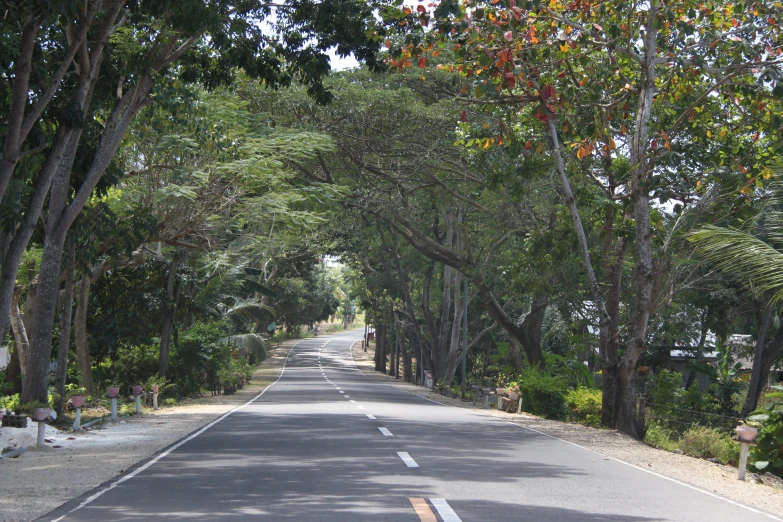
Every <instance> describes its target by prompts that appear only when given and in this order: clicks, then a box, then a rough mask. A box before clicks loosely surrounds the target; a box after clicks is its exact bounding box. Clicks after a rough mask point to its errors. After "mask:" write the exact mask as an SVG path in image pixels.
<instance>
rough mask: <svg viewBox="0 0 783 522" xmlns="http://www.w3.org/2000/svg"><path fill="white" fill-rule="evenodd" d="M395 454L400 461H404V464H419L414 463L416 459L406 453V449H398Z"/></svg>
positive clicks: (413, 466) (415, 466)
mask: <svg viewBox="0 0 783 522" xmlns="http://www.w3.org/2000/svg"><path fill="white" fill-rule="evenodd" d="M397 456H398V457H400V458H401V459H402V461H403V462H404V463H405V465H406V466H408V467H409V468H418V467H419V465H418V464H416V461H415V460H413V459H412V458H411V456H410V455H408V452H407V451H398V452H397Z"/></svg>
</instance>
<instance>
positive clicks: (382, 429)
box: [378, 428, 394, 437]
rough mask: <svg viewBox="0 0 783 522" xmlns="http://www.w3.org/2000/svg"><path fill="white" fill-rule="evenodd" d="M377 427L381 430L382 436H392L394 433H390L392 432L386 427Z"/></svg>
mask: <svg viewBox="0 0 783 522" xmlns="http://www.w3.org/2000/svg"><path fill="white" fill-rule="evenodd" d="M378 429H379V430H381V433H383V434H384V436H386V437H394V435H392V432H390V431H389V430H388V429H386V428H378Z"/></svg>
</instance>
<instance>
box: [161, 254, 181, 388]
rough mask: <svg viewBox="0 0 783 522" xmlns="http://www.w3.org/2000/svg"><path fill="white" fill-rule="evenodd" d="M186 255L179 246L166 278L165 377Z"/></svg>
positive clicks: (162, 323) (162, 369)
mask: <svg viewBox="0 0 783 522" xmlns="http://www.w3.org/2000/svg"><path fill="white" fill-rule="evenodd" d="M184 257H185V250H184V249H182V248H178V249H177V250H176V251H175V252H174V258H173V259H172V260H171V264H170V265H169V274H168V277H167V278H166V304H165V305H164V306H163V314H162V316H163V317H162V318H161V327H160V359H159V366H158V374H159V375H160V376H161V377H165V376H166V374H167V373H168V371H169V352H170V351H171V336H172V333H173V332H174V320H175V318H176V310H177V308H176V306H177V299H178V298H179V290H180V288H181V284H180V282H179V281H178V279H177V270H178V269H179V265H180V263H181V262H182V261H183V258H184Z"/></svg>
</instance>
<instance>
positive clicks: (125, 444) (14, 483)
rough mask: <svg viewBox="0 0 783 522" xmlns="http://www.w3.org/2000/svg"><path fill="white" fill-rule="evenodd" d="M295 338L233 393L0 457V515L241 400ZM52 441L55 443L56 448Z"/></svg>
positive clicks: (33, 505)
mask: <svg viewBox="0 0 783 522" xmlns="http://www.w3.org/2000/svg"><path fill="white" fill-rule="evenodd" d="M295 342H296V341H290V342H286V343H284V344H283V345H282V346H278V347H274V348H272V349H270V350H269V354H268V357H267V359H266V360H265V361H264V362H263V363H262V364H261V365H260V366H259V367H258V368H257V369H256V370H255V372H254V373H253V379H252V381H251V383H250V384H249V385H246V386H245V387H244V388H243V389H241V390H239V391H238V392H237V393H236V394H234V395H218V396H214V397H204V398H202V399H196V400H188V401H183V402H180V403H178V404H177V405H176V406H173V407H166V408H162V409H160V410H157V411H153V410H151V409H144V410H143V414H142V415H138V416H132V417H126V418H122V419H121V420H120V421H119V422H117V423H110V422H109V423H106V424H103V425H102V426H96V427H95V429H91V430H90V431H81V432H68V431H61V432H58V433H56V434H54V435H51V436H50V435H49V432H47V438H48V439H49V440H51V441H52V442H51V443H48V444H47V447H44V448H30V449H28V451H27V452H26V453H25V454H24V455H22V456H21V457H19V458H14V459H3V460H0V491H2V492H3V493H2V495H0V521H3V522H6V521H8V522H10V521H14V522H15V521H25V520H34V519H36V518H38V517H40V516H41V515H44V514H46V513H48V512H50V511H51V510H53V509H55V508H56V507H57V506H60V505H61V504H64V503H65V502H67V501H69V500H71V499H73V498H76V497H78V496H79V495H82V494H83V493H85V492H87V491H90V490H91V489H93V488H95V487H96V486H99V485H100V484H102V483H104V482H106V481H107V480H109V479H111V478H113V477H116V476H117V475H119V474H121V473H122V472H123V471H125V470H127V469H129V468H130V467H132V466H133V465H135V464H137V463H138V462H141V461H143V460H145V459H147V458H149V457H151V456H152V455H154V454H155V453H157V452H159V451H160V450H162V449H163V448H165V447H167V446H169V445H171V444H172V443H174V442H176V441H177V440H179V439H181V438H182V437H183V436H185V435H187V434H189V433H191V432H193V431H195V430H197V429H199V428H201V427H202V426H204V425H206V424H208V423H210V422H212V421H213V420H215V419H216V418H218V417H219V416H221V415H223V414H224V413H226V412H228V411H230V410H232V409H233V408H236V407H237V406H240V405H242V404H245V403H246V402H248V401H249V400H250V399H252V398H253V397H255V396H256V395H258V394H259V393H261V391H262V390H263V389H264V388H266V387H267V386H269V385H270V384H271V383H273V382H274V381H275V380H276V379H277V378H278V376H279V375H280V369H281V368H282V367H283V364H284V361H285V357H286V355H287V354H288V351H289V349H290V347H291V346H292V345H293V344H294V343H295ZM54 446H60V447H58V448H55V447H54Z"/></svg>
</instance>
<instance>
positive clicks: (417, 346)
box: [393, 230, 432, 375]
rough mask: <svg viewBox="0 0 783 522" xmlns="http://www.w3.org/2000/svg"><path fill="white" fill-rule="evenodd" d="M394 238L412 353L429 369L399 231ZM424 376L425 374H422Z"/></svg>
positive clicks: (398, 276)
mask: <svg viewBox="0 0 783 522" xmlns="http://www.w3.org/2000/svg"><path fill="white" fill-rule="evenodd" d="M393 236H394V264H395V266H396V268H397V279H399V281H400V290H402V296H403V298H404V299H405V310H406V311H407V312H408V315H409V316H410V320H411V322H412V331H413V336H412V338H411V344H410V347H411V351H413V352H415V355H416V360H417V361H418V364H419V365H422V364H424V363H425V362H426V366H427V367H428V368H431V367H432V360H431V359H430V360H427V361H423V360H422V359H427V357H426V354H425V353H424V349H423V340H424V334H423V333H422V331H421V325H420V324H419V322H418V321H417V320H416V306H415V305H414V304H413V298H412V297H411V290H410V285H409V283H408V275H407V274H406V273H405V272H404V271H403V270H402V264H401V262H400V255H399V244H398V239H397V231H396V230H393ZM422 375H423V374H422Z"/></svg>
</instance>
